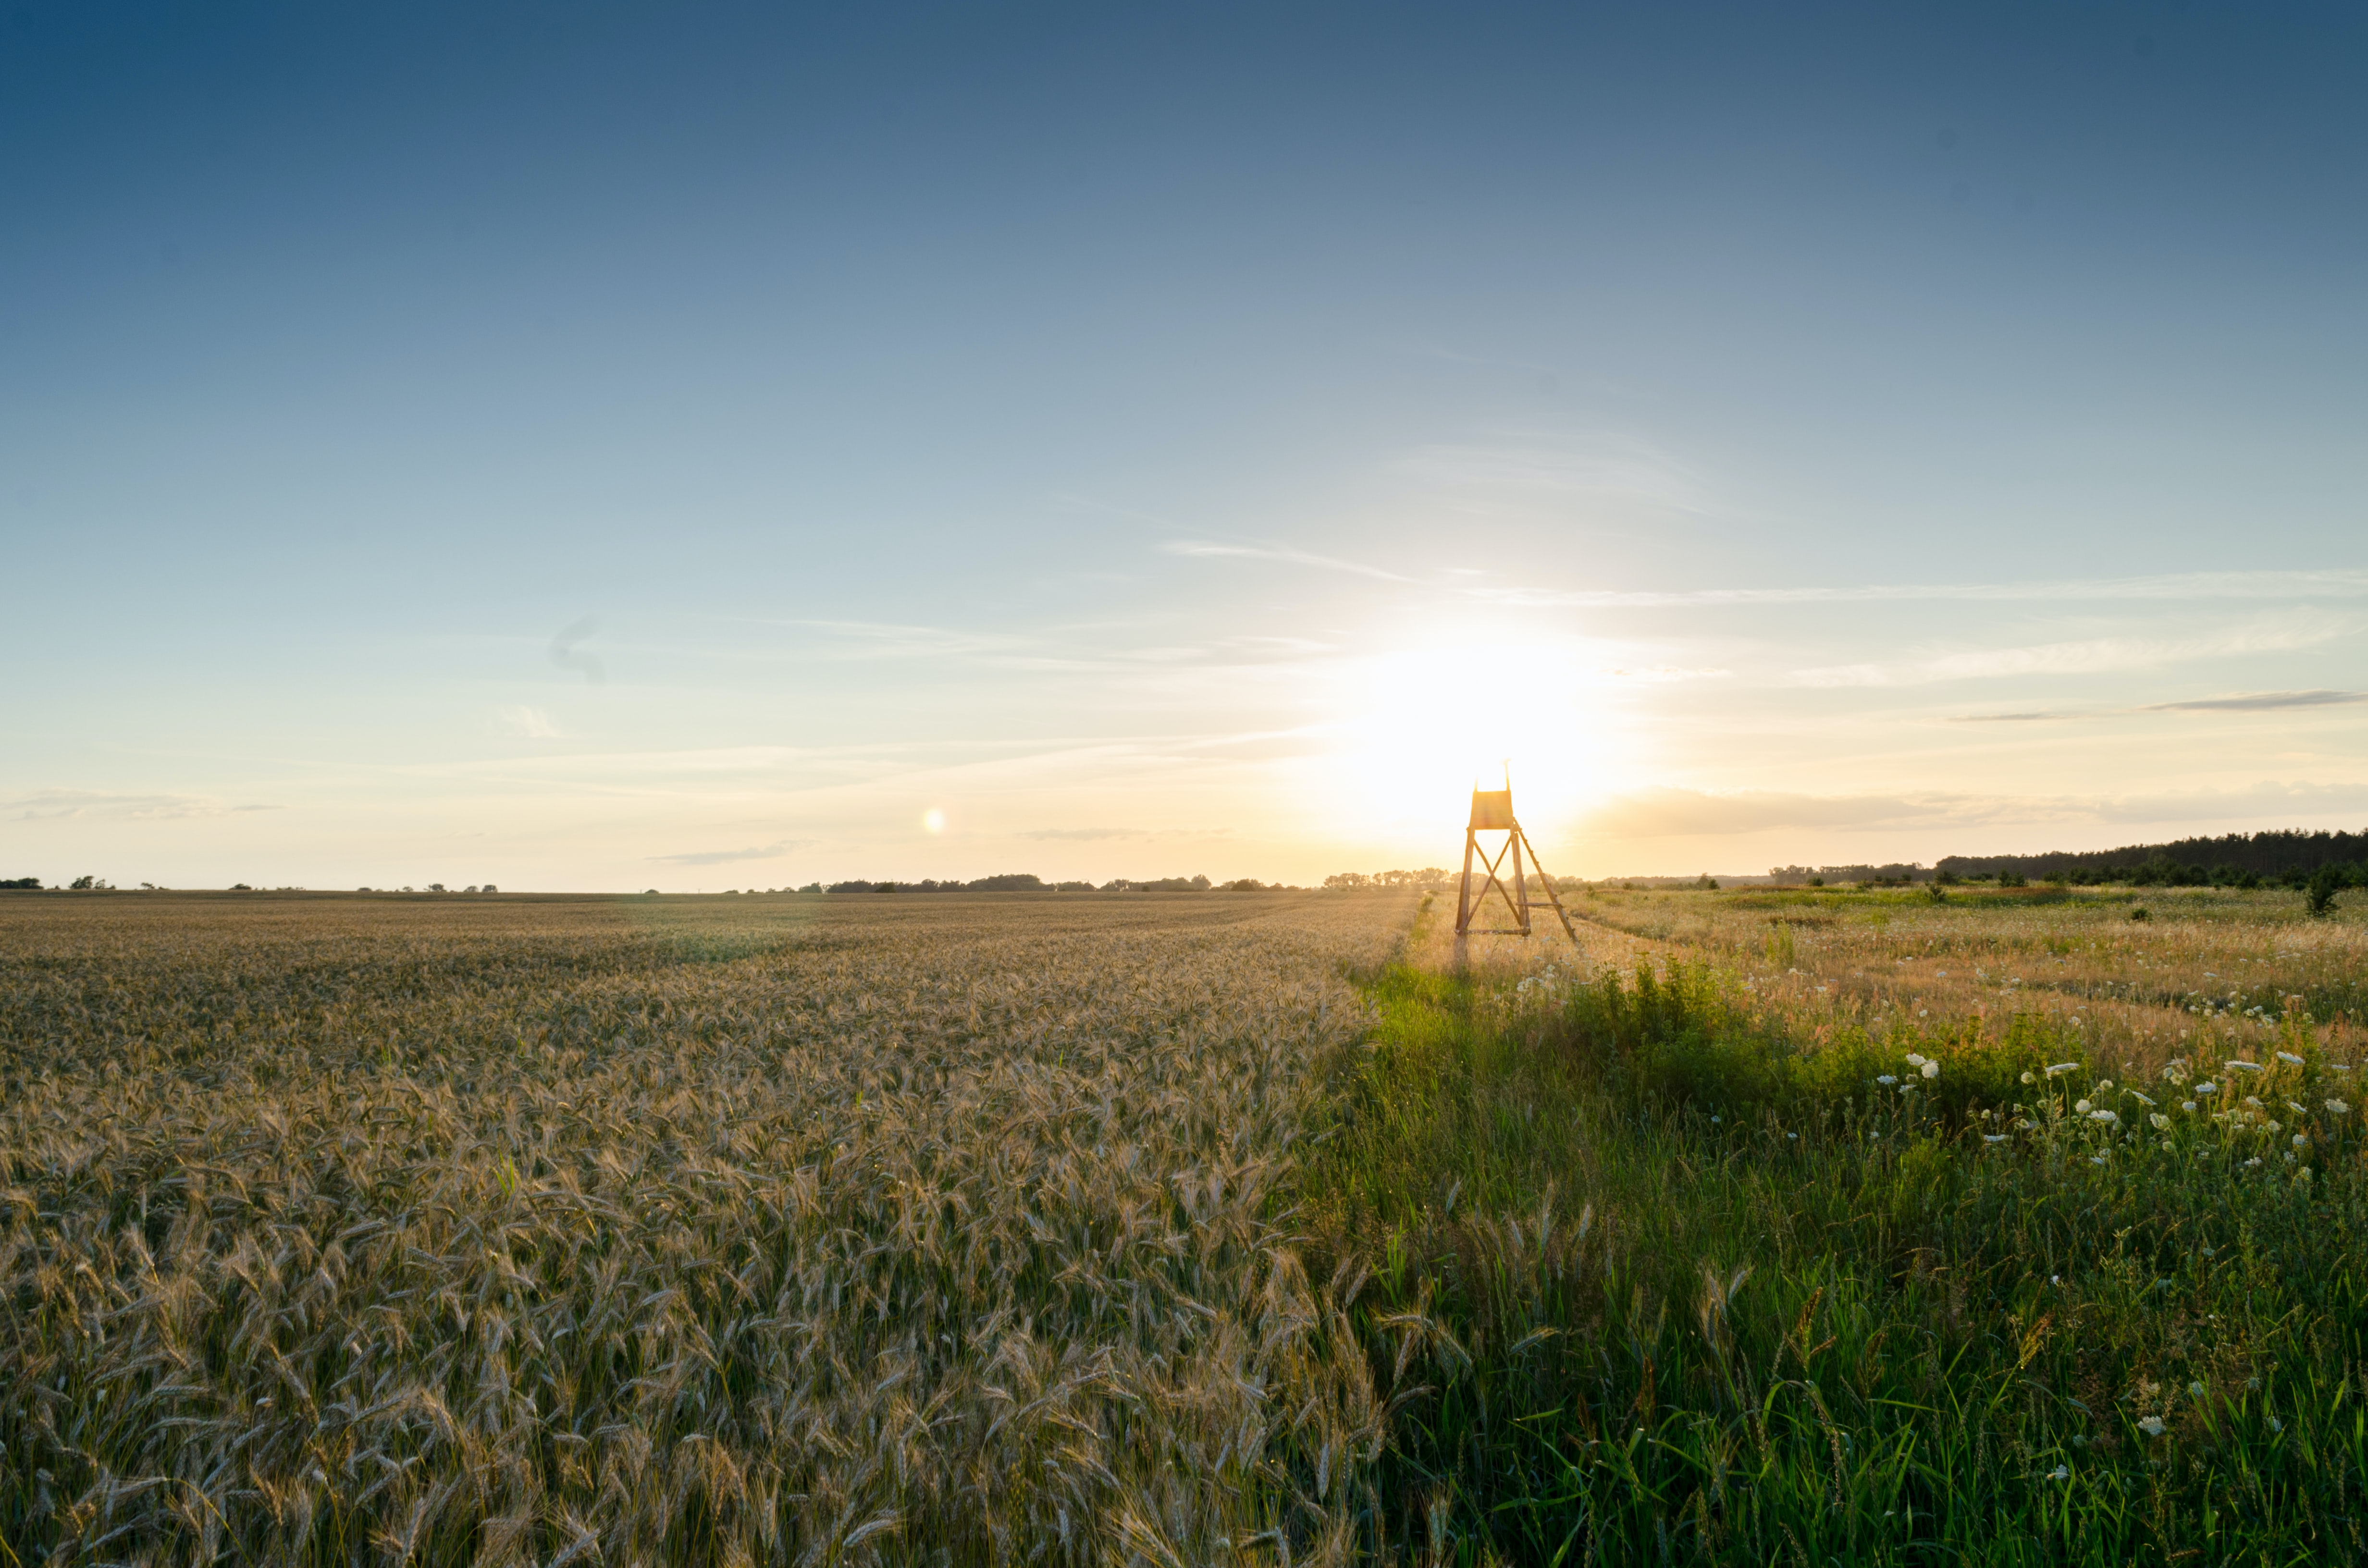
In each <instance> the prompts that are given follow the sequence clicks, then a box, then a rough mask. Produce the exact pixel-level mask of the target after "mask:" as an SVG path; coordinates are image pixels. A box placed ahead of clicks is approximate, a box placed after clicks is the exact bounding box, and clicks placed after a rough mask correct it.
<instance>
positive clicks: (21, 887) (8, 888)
mask: <svg viewBox="0 0 2368 1568" xmlns="http://www.w3.org/2000/svg"><path fill="white" fill-rule="evenodd" d="M40 891H41V879H40V878H39V877H11V878H9V879H8V880H7V881H0V892H40Z"/></svg>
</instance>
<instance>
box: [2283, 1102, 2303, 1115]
mask: <svg viewBox="0 0 2368 1568" xmlns="http://www.w3.org/2000/svg"><path fill="white" fill-rule="evenodd" d="M2286 1108H2287V1109H2288V1110H2291V1111H2294V1112H2296V1113H2298V1114H2300V1115H2305V1116H2307V1115H2308V1114H2309V1112H2308V1111H2307V1110H2306V1109H2305V1108H2303V1107H2302V1106H2299V1105H2296V1104H2295V1103H2294V1101H2292V1100H2288V1101H2286Z"/></svg>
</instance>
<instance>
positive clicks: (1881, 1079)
mask: <svg viewBox="0 0 2368 1568" xmlns="http://www.w3.org/2000/svg"><path fill="white" fill-rule="evenodd" d="M1874 1081H1875V1082H1876V1083H1878V1084H1881V1085H1884V1087H1886V1088H1888V1087H1889V1086H1890V1085H1894V1084H1896V1083H1897V1082H1899V1080H1898V1079H1897V1078H1896V1077H1894V1076H1893V1075H1892V1074H1888V1073H1884V1074H1877V1075H1876V1077H1875V1080H1874Z"/></svg>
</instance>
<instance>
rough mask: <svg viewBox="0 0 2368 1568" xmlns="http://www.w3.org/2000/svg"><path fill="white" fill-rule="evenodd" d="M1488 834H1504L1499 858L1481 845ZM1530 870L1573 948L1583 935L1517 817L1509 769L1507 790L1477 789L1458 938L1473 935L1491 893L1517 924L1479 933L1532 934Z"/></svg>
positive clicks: (1458, 906) (1466, 841) (1466, 844)
mask: <svg viewBox="0 0 2368 1568" xmlns="http://www.w3.org/2000/svg"><path fill="white" fill-rule="evenodd" d="M1484 833H1501V834H1503V835H1505V838H1504V842H1503V843H1501V844H1499V845H1497V852H1496V853H1495V854H1494V855H1491V854H1490V853H1488V851H1487V849H1486V848H1485V847H1484V846H1482V845H1481V843H1480V835H1482V834H1484ZM1524 854H1526V855H1527V856H1528V858H1529V866H1528V868H1527V869H1524V868H1523V867H1522V864H1521V860H1522V857H1523V855H1524ZM1474 860H1477V861H1478V862H1479V863H1480V876H1481V882H1480V890H1479V892H1476V893H1475V892H1473V889H1472V863H1473V862H1474ZM1508 860H1509V861H1511V865H1510V866H1509V868H1508V867H1507V866H1506V862H1507V861H1508ZM1498 869H1509V871H1510V872H1511V876H1512V885H1511V886H1509V887H1508V886H1507V885H1506V883H1505V882H1504V881H1502V880H1501V879H1499V878H1498V876H1497V871H1498ZM1531 870H1534V871H1536V872H1537V873H1538V881H1539V882H1540V883H1541V884H1542V885H1543V887H1544V888H1545V893H1546V899H1547V901H1548V902H1549V903H1552V904H1553V905H1554V914H1555V915H1557V916H1558V917H1559V918H1560V919H1561V921H1562V928H1563V933H1564V935H1565V936H1567V937H1569V938H1570V939H1571V943H1572V945H1573V946H1577V942H1578V932H1577V930H1576V929H1575V928H1574V927H1573V926H1571V923H1570V912H1569V911H1568V910H1566V909H1565V908H1564V907H1563V906H1562V895H1561V894H1560V893H1557V892H1554V879H1553V878H1552V877H1550V876H1547V875H1546V874H1545V868H1544V867H1543V866H1541V865H1539V864H1538V852H1537V850H1536V849H1535V848H1534V847H1532V846H1531V844H1530V836H1529V835H1527V834H1525V833H1523V832H1522V831H1521V824H1520V819H1519V818H1518V817H1516V816H1514V815H1513V774H1512V769H1511V768H1509V767H1508V768H1507V769H1506V770H1505V787H1504V788H1503V789H1502V790H1483V789H1481V788H1479V787H1478V786H1477V785H1476V784H1475V785H1474V787H1473V790H1472V820H1471V822H1470V823H1469V824H1467V825H1466V826H1465V827H1464V829H1463V881H1462V883H1461V884H1459V886H1458V888H1457V890H1456V894H1455V934H1456V935H1457V936H1459V937H1467V936H1471V935H1474V926H1473V924H1472V922H1473V919H1474V916H1476V915H1479V913H1480V910H1481V906H1482V905H1484V904H1486V903H1487V902H1488V894H1489V893H1490V892H1492V891H1493V892H1495V893H1496V894H1497V897H1498V898H1499V899H1500V900H1502V901H1503V903H1504V905H1505V913H1506V914H1507V915H1510V916H1511V917H1512V921H1513V923H1512V924H1511V925H1510V926H1480V927H1478V928H1477V934H1478V935H1480V936H1483V937H1526V936H1528V935H1530V879H1529V871H1531Z"/></svg>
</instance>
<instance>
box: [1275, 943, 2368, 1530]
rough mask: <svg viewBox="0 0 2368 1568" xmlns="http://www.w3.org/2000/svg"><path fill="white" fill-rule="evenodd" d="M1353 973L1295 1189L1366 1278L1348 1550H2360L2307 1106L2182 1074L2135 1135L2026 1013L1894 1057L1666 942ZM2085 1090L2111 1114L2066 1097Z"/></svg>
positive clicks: (2345, 1270)
mask: <svg viewBox="0 0 2368 1568" xmlns="http://www.w3.org/2000/svg"><path fill="white" fill-rule="evenodd" d="M1369 994H1370V995H1371V997H1372V1001H1373V1003H1374V1004H1375V1006H1376V1007H1377V1008H1378V1011H1379V1017H1380V1027H1379V1030H1378V1034H1377V1038H1376V1041H1375V1044H1374V1046H1373V1048H1372V1050H1371V1051H1369V1052H1368V1053H1367V1054H1366V1055H1365V1056H1364V1057H1363V1058H1362V1059H1361V1060H1360V1061H1358V1062H1355V1063H1354V1064H1353V1065H1351V1066H1350V1067H1349V1068H1348V1069H1347V1075H1348V1079H1349V1082H1348V1083H1347V1085H1345V1089H1346V1093H1345V1095H1344V1096H1343V1100H1342V1104H1343V1106H1344V1110H1343V1113H1342V1121H1341V1124H1340V1125H1339V1127H1338V1128H1337V1129H1336V1130H1335V1131H1334V1132H1333V1133H1332V1135H1331V1137H1330V1139H1329V1140H1328V1142H1327V1143H1326V1152H1325V1154H1324V1156H1323V1158H1322V1159H1321V1160H1320V1161H1319V1162H1318V1163H1317V1164H1316V1165H1314V1166H1313V1167H1311V1169H1310V1171H1309V1172H1308V1175H1307V1179H1306V1184H1305V1186H1304V1189H1303V1194H1302V1196H1303V1198H1304V1201H1305V1203H1306V1205H1307V1209H1306V1213H1307V1214H1308V1215H1309V1217H1310V1218H1311V1220H1312V1221H1313V1224H1314V1227H1315V1232H1316V1234H1317V1237H1318V1250H1319V1251H1323V1250H1329V1251H1330V1252H1332V1253H1333V1254H1334V1255H1335V1257H1334V1259H1332V1260H1327V1261H1337V1260H1338V1258H1340V1257H1347V1258H1349V1259H1351V1260H1354V1261H1357V1262H1361V1263H1362V1264H1363V1265H1364V1266H1365V1267H1370V1268H1371V1269H1372V1272H1373V1274H1374V1276H1375V1280H1376V1283H1375V1285H1374V1287H1373V1288H1372V1289H1371V1290H1368V1292H1367V1293H1366V1297H1365V1309H1364V1311H1363V1312H1362V1313H1361V1314H1360V1318H1359V1320H1358V1321H1359V1324H1360V1332H1361V1333H1362V1334H1363V1335H1364V1337H1365V1340H1366V1343H1367V1347H1368V1351H1369V1354H1370V1355H1371V1357H1372V1361H1373V1364H1374V1367H1375V1369H1376V1374H1377V1377H1378V1378H1379V1379H1380V1381H1382V1383H1383V1387H1384V1388H1385V1389H1386V1390H1388V1391H1389V1392H1392V1393H1393V1394H1394V1395H1395V1397H1396V1398H1397V1399H1398V1400H1400V1401H1401V1402H1402V1403H1401V1404H1400V1406H1399V1411H1398V1414H1397V1415H1396V1418H1395V1428H1394V1437H1393V1444H1392V1448H1391V1450H1390V1452H1389V1453H1388V1454H1387V1456H1385V1458H1384V1460H1383V1465H1382V1468H1381V1471H1380V1474H1379V1477H1378V1479H1377V1482H1376V1484H1375V1488H1374V1491H1373V1494H1372V1512H1371V1516H1370V1521H1369V1528H1370V1532H1371V1537H1372V1545H1374V1546H1375V1547H1377V1548H1379V1549H1381V1550H1382V1551H1385V1552H1395V1551H1403V1550H1404V1549H1406V1547H1408V1546H1412V1547H1415V1548H1416V1549H1417V1550H1418V1551H1427V1552H1429V1553H1430V1554H1431V1555H1433V1556H1435V1557H1452V1558H1454V1559H1456V1560H1460V1561H1485V1560H1487V1559H1488V1558H1489V1557H1491V1556H1494V1557H1497V1558H1500V1559H1504V1560H1508V1561H1518V1562H1557V1563H1559V1562H1582V1561H1596V1562H1809V1561H1815V1562H1828V1561H1835V1562H1903V1563H1904V1562H1919V1563H1920V1562H1942V1561H1948V1562H2000V1563H2013V1562H2033V1563H2036V1562H2051V1563H2064V1562H2097V1563H2116V1564H2118V1563H2127V1562H2177V1561H2187V1560H2199V1559H2200V1560H2202V1561H2208V1562H2236V1561H2244V1562H2303V1561H2320V1562H2324V1561H2336V1560H2355V1561H2356V1560H2360V1559H2361V1558H2362V1557H2363V1556H2368V1541H2364V1540H2363V1539H2362V1537H2363V1532H2362V1520H2361V1513H2362V1498H2361V1490H2362V1484H2363V1480H2368V1468H2364V1467H2368V1413H2363V1406H2362V1392H2363V1390H2362V1387H2355V1386H2354V1379H2355V1377H2358V1376H2362V1375H2368V1374H2363V1373H2362V1368H2361V1358H2362V1339H2363V1329H2368V1321H2363V1315H2362V1305H2363V1301H2368V1278H2363V1274H2362V1263H2361V1259H2362V1251H2361V1247H2360V1242H2361V1240H2362V1231H2363V1221H2368V1203H2363V1198H2368V1180H2363V1169H2362V1161H2361V1158H2360V1153H2359V1151H2358V1150H2357V1148H2356V1147H2354V1146H2353V1145H2352V1143H2351V1141H2350V1139H2349V1135H2348V1133H2346V1132H2344V1131H2341V1126H2342V1125H2343V1124H2342V1123H2340V1121H2339V1122H2338V1125H2337V1128H2336V1130H2334V1131H2327V1130H2325V1129H2324V1128H2323V1127H2320V1124H2319V1123H2314V1124H2313V1125H2314V1126H2315V1127H2320V1135H2319V1138H2318V1140H2317V1142H2314V1143H2313V1144H2312V1145H2311V1146H2310V1147H2309V1148H2308V1149H2306V1150H2305V1154H2304V1159H2303V1161H2302V1162H2294V1163H2290V1162H2288V1161H2286V1160H2285V1159H2283V1158H2282V1157H2281V1155H2282V1153H2285V1152H2291V1151H2290V1150H2284V1149H2283V1145H2284V1144H2285V1143H2286V1142H2287V1139H2286V1138H2285V1137H2283V1136H2274V1137H2273V1135H2271V1134H2270V1133H2268V1132H2266V1131H2264V1129H2263V1126H2262V1119H2261V1118H2260V1116H2255V1117H2253V1118H2252V1119H2250V1120H2237V1121H2226V1120H2215V1119H2213V1118H2212V1117H2211V1116H2210V1115H2209V1114H2208V1111H2209V1108H2210V1106H2211V1105H2212V1104H2213V1103H2214V1101H2212V1100H2210V1099H2209V1098H2207V1099H2206V1100H2205V1101H2204V1102H2203V1105H2204V1111H2203V1112H2199V1113H2194V1114H2189V1115H2187V1116H2185V1117H2183V1118H2182V1119H2180V1121H2179V1122H2178V1123H2176V1124H2175V1125H2174V1126H2172V1127H2170V1128H2169V1129H2168V1130H2157V1129H2156V1128H2154V1127H2153V1126H2152V1125H2151V1124H2150V1122H2148V1121H2147V1120H2146V1116H2145V1113H2142V1112H2139V1111H2138V1110H2137V1107H2136V1106H2135V1104H2132V1103H2131V1102H2129V1101H2127V1100H2124V1099H2123V1098H2122V1097H2121V1096H2127V1095H2129V1093H2130V1090H2129V1089H2128V1087H2127V1086H2125V1085H2124V1086H2121V1087H2120V1088H2119V1089H2118V1091H2116V1090H2115V1089H2114V1087H2113V1086H2112V1085H2105V1084H2103V1083H2102V1081H2101V1080H2096V1079H2092V1078H2091V1077H2090V1076H2089V1071H2088V1068H2087V1066H2086V1064H2085V1063H2081V1062H2078V1057H2077V1052H2076V1051H2074V1049H2073V1048H2072V1047H2071V1046H2069V1045H2068V1044H2067V1043H2066V1041H2065V1040H2062V1039H2061V1038H2060V1037H2057V1036H2054V1035H2051V1034H2049V1033H2048V1032H2047V1031H2046V1028H2045V1026H2044V1025H2042V1024H2040V1023H2038V1022H2037V1021H2035V1020H2032V1021H2028V1022H2024V1023H2020V1024H2018V1025H2017V1026H2016V1027H2015V1028H2014V1029H2009V1031H2007V1032H2006V1033H2005V1034H2004V1035H2002V1036H2000V1037H1998V1038H1994V1039H1989V1040H1983V1039H1979V1038H1968V1039H1962V1040H1952V1041H1948V1042H1946V1049H1938V1048H1936V1047H1935V1044H1934V1042H1933V1041H1932V1040H1930V1039H1929V1038H1925V1039H1923V1040H1921V1044H1922V1047H1923V1049H1924V1050H1926V1051H1934V1052H1935V1054H1936V1055H1937V1056H1939V1057H1940V1058H1941V1060H1942V1061H1943V1062H1944V1066H1943V1069H1942V1070H1941V1076H1940V1077H1939V1078H1937V1079H1933V1080H1926V1081H1919V1080H1920V1076H1921V1075H1920V1073H1919V1072H1918V1070H1917V1069H1915V1068H1913V1067H1910V1066H1907V1064H1906V1063H1905V1062H1904V1060H1902V1051H1903V1050H1904V1045H1903V1042H1900V1041H1890V1040H1876V1039H1870V1038H1867V1037H1864V1036H1853V1037H1850V1038H1847V1039H1829V1040H1826V1041H1824V1042H1821V1043H1817V1044H1816V1045H1815V1046H1814V1047H1813V1048H1811V1049H1800V1048H1796V1045H1795V1043H1794V1042H1792V1041H1787V1040H1782V1039H1774V1038H1769V1037H1766V1036H1764V1035H1761V1034H1759V1033H1757V1032H1755V1029H1754V1028H1753V1026H1751V1025H1750V1024H1749V1023H1748V1019H1747V1017H1746V1014H1745V1012H1744V1011H1743V1009H1742V1008H1741V1007H1740V1006H1735V1005H1733V1004H1732V1002H1731V999H1730V996H1729V994H1728V993H1727V992H1726V991H1725V989H1724V987H1723V984H1722V982H1721V981H1720V980H1719V978H1718V977H1717V976H1715V975H1714V974H1713V973H1711V972H1709V971H1704V970H1696V969H1691V968H1688V967H1686V966H1682V965H1681V966H1677V967H1676V968H1675V969H1674V970H1672V971H1663V972H1661V973H1655V972H1653V971H1639V972H1638V974H1636V975H1635V976H1634V977H1630V978H1628V979H1626V980H1624V981H1623V980H1622V978H1620V977H1617V976H1611V975H1605V976H1600V977H1598V978H1597V979H1595V980H1594V981H1593V982H1591V983H1585V984H1577V985H1572V984H1563V985H1555V984H1551V983H1548V984H1540V983H1535V982H1532V983H1531V984H1530V985H1529V986H1527V987H1526V988H1524V987H1520V986H1516V985H1515V984H1513V983H1510V982H1507V981H1502V980H1498V981H1493V982H1492V981H1487V980H1475V979H1467V978H1457V977H1454V976H1451V975H1445V974H1440V973H1433V972H1425V971H1418V970H1416V969H1412V968H1407V967H1399V968H1396V969H1394V970H1391V971H1387V972H1385V973H1383V974H1382V975H1380V976H1379V977H1377V978H1376V979H1374V980H1373V981H1372V982H1371V983H1370V984H1369ZM2017 1030H2020V1031H2021V1032H2020V1033H2018V1032H2017ZM2055 1051H2062V1052H2064V1053H2065V1054H2063V1055H2057V1056H2055V1062H2064V1061H2067V1060H2069V1061H2073V1062H2075V1063H2076V1064H2075V1065H2074V1066H2073V1067H2071V1068H2069V1069H2066V1070H2064V1071H2061V1072H2059V1073H2058V1074H2056V1075H2055V1076H2054V1077H2049V1076H2047V1075H2046V1074H2045V1073H2044V1068H2045V1066H2047V1065H2049V1064H2050V1063H2049V1062H2047V1061H2046V1060H2045V1059H2046V1058H2047V1057H2048V1056H2049V1055H2050V1054H2051V1052H2055ZM2026 1071H2030V1072H2032V1074H2033V1078H2032V1082H2031V1083H2029V1084H2026V1083H2024V1082H2023V1080H2022V1078H2021V1074H2022V1073H2023V1072H2026ZM2281 1072H2282V1073H2284V1074H2287V1075H2288V1076H2287V1078H2286V1080H2283V1081H2280V1080H2278V1079H2277V1074H2278V1073H2281ZM2316 1072H2317V1064H2316V1063H2315V1062H2313V1063H2310V1064H2308V1065H2307V1066H2306V1067H2305V1068H2294V1067H2291V1066H2279V1067H2277V1068H2275V1069H2273V1071H2272V1073H2271V1074H2270V1076H2269V1078H2268V1079H2265V1080H2262V1081H2260V1083H2258V1084H2248V1085H2244V1086H2245V1087H2250V1088H2256V1089H2257V1090H2258V1092H2259V1093H2260V1095H2263V1096H2268V1095H2271V1094H2272V1093H2274V1092H2283V1090H2287V1089H2291V1090H2293V1091H2294V1092H2296V1093H2297V1094H2298V1093H2300V1092H2305V1090H2306V1089H2315V1088H2316V1087H2317V1084H2316V1083H2315V1082H2314V1083H2312V1084H2309V1085H2305V1082H2304V1078H2305V1075H2306V1074H2311V1075H2315V1074H2316ZM1885 1073H1887V1074H1891V1075H1893V1076H1894V1077H1895V1078H1897V1077H1901V1076H1905V1077H1906V1078H1907V1081H1908V1083H1909V1084H1910V1085H1912V1087H1913V1089H1914V1090H1915V1091H1917V1092H1912V1093H1905V1092H1902V1090H1901V1088H1900V1087H1899V1085H1896V1084H1892V1085H1884V1084H1878V1083H1877V1082H1875V1079H1876V1078H1877V1077H1879V1076H1880V1075H1882V1074H1885ZM2150 1087H2151V1088H2152V1089H2154V1090H2155V1092H2156V1093H2157V1095H2160V1094H2170V1095H2173V1096H2176V1095H2178V1094H2182V1093H2189V1092H2192V1090H2191V1089H2188V1088H2181V1087H2179V1086H2176V1085H2150ZM2108 1098H2111V1099H2112V1100H2113V1101H2114V1102H2115V1103H2120V1104H2126V1105H2129V1106H2130V1108H2131V1110H2132V1112H2133V1116H2132V1119H2128V1120H2115V1121H2110V1122H2108V1121H2103V1120H2098V1119H2092V1118H2093V1117H2094V1112H2095V1109H2096V1108H2099V1107H2100V1103H2101V1102H2103V1101H2105V1100H2107V1099H2108ZM2220 1103H2226V1102H2225V1100H2224V1101H2222V1102H2220ZM2271 1103H2272V1104H2274V1103H2275V1102H2271ZM2313 1103H2314V1104H2316V1103H2317V1102H2313ZM2075 1104H2078V1105H2081V1106H2083V1107H2085V1108H2084V1109H2081V1110H2076V1109H2075V1108H2074V1106H2075ZM2329 1119H2331V1118H2325V1117H2323V1118H2322V1119H2321V1122H2325V1121H2328V1120H2329ZM2281 1131H2282V1132H2283V1131H2284V1130H2283V1128H2282V1129H2281ZM2248 1160H2249V1161H2252V1162H2253V1163H2251V1164H2248V1163H2246V1162H2248ZM2304 1163H2307V1164H2309V1165H2313V1166H2315V1167H2316V1168H2315V1169H2314V1171H2313V1174H2312V1176H2311V1177H2310V1178H2307V1179H2296V1176H2295V1173H2296V1172H2297V1171H2298V1170H2300V1169H2301V1168H2302V1165H2303V1164H2304Z"/></svg>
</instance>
